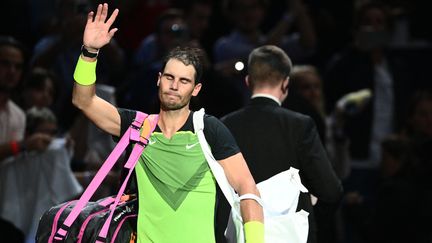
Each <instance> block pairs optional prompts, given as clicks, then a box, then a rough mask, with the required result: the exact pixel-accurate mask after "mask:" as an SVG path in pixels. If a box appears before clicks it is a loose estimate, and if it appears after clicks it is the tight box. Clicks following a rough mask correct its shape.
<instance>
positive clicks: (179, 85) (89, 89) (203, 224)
mask: <svg viewBox="0 0 432 243" xmlns="http://www.w3.org/2000/svg"><path fill="white" fill-rule="evenodd" d="M118 12H119V11H118V9H116V10H114V11H113V13H112V14H111V16H110V17H109V18H108V19H107V17H108V5H107V4H99V6H98V8H97V12H96V13H94V12H90V13H89V15H88V18H87V24H86V28H85V30H84V37H83V49H82V53H81V55H80V57H79V59H78V63H77V67H76V70H75V74H74V79H75V81H76V83H75V84H74V90H73V100H72V101H73V104H74V105H75V106H77V107H78V108H79V109H81V110H82V111H83V112H84V114H85V115H86V116H87V117H88V118H89V119H90V120H91V121H93V122H94V123H95V124H96V125H97V126H98V127H100V128H101V129H102V130H104V131H105V132H107V133H109V134H112V135H114V136H121V135H122V134H123V133H124V132H125V130H126V128H127V127H128V126H129V124H130V123H131V121H132V120H133V118H134V117H135V111H131V110H126V109H117V108H116V107H115V106H113V105H112V104H110V103H108V102H106V101H105V100H103V99H101V98H99V97H98V96H97V95H96V94H95V85H94V84H95V81H96V74H95V68H96V61H97V55H98V53H99V49H100V48H102V47H103V46H104V45H106V44H107V43H109V41H110V40H111V38H112V37H113V36H114V33H115V32H116V31H117V28H113V29H110V28H111V25H112V24H113V22H114V20H115V19H116V17H117V15H118ZM201 74H202V64H201V62H200V55H199V50H198V49H193V48H175V49H173V50H172V51H171V52H170V53H169V54H168V55H167V58H166V59H165V63H164V66H163V68H162V70H161V72H160V73H159V77H158V79H157V83H156V84H157V86H159V92H158V94H159V100H160V103H161V105H160V112H159V121H158V124H157V127H156V129H155V131H154V132H153V133H152V135H151V136H150V138H149V143H148V146H147V148H146V149H145V150H144V152H143V154H142V155H141V156H140V159H139V161H138V163H137V166H136V168H135V171H136V175H137V182H138V195H139V212H138V225H137V231H138V242H163V243H171V242H172V243H179V242H188V243H189V242H197V243H202V242H206V243H207V242H214V241H215V236H214V222H215V219H214V217H215V213H214V210H215V204H216V202H215V201H216V199H215V198H216V182H215V180H214V177H213V175H212V173H211V171H210V169H209V167H208V164H207V162H206V160H205V157H204V155H203V152H202V151H201V148H200V145H199V142H198V138H197V135H196V134H195V132H194V130H193V123H192V114H193V112H192V111H191V110H190V109H189V103H190V99H191V97H192V96H196V95H198V93H199V91H200V89H201V87H202V84H201V83H200V78H201ZM204 124H205V130H204V131H205V135H206V138H207V140H208V143H209V146H210V147H211V149H212V153H213V154H214V156H215V158H216V159H217V160H218V162H219V163H220V164H221V166H222V167H223V169H224V171H225V174H226V176H227V178H228V181H229V182H230V184H231V185H232V187H233V188H234V189H235V190H236V191H237V193H239V194H240V195H243V194H246V193H253V194H256V195H258V196H259V192H258V190H257V188H256V185H255V182H254V179H253V177H252V175H251V174H250V172H249V169H248V167H247V164H246V162H245V160H244V158H243V156H242V154H241V152H240V150H239V148H238V146H237V145H236V143H235V141H234V138H233V137H232V135H231V133H230V132H229V131H228V129H227V128H226V127H225V126H224V125H223V124H222V123H221V122H220V121H219V120H218V119H216V118H215V117H213V116H206V117H205V118H204ZM241 212H242V217H243V220H244V222H245V237H246V240H247V242H248V243H255V242H256V243H261V242H263V241H264V225H263V211H262V208H261V206H260V205H259V204H258V203H257V202H256V201H254V200H250V199H246V200H242V201H241Z"/></svg>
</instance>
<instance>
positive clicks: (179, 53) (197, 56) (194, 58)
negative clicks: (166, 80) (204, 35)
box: [162, 46, 204, 84]
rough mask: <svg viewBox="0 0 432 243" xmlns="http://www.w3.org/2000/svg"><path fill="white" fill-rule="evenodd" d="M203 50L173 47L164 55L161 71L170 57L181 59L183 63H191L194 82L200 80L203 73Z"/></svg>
mask: <svg viewBox="0 0 432 243" xmlns="http://www.w3.org/2000/svg"><path fill="white" fill-rule="evenodd" d="M203 54H204V53H203V51H202V50H201V49H199V48H195V47H187V46H186V47H180V46H177V47H175V48H173V49H172V50H171V51H170V52H169V53H168V55H167V56H166V57H165V59H164V62H163V65H162V71H163V70H164V69H165V66H166V63H167V62H168V61H169V60H170V59H176V60H179V61H181V62H182V63H183V64H184V65H186V66H188V65H192V66H193V67H194V68H195V84H197V83H199V82H201V76H202V74H203Z"/></svg>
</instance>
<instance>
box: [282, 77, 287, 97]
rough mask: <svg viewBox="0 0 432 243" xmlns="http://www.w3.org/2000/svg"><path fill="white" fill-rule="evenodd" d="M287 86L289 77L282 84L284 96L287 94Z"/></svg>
mask: <svg viewBox="0 0 432 243" xmlns="http://www.w3.org/2000/svg"><path fill="white" fill-rule="evenodd" d="M288 84H289V77H287V78H286V79H285V80H284V81H283V82H282V92H283V93H284V94H286V93H287V92H288Z"/></svg>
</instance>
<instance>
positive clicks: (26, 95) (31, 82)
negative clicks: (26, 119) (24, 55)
mask: <svg viewBox="0 0 432 243" xmlns="http://www.w3.org/2000/svg"><path fill="white" fill-rule="evenodd" d="M56 91H57V78H56V77H55V75H54V73H52V72H50V71H48V70H46V69H43V68H33V69H32V70H31V71H30V74H29V75H28V77H26V79H25V80H24V82H23V90H22V94H21V96H20V106H21V107H22V108H23V109H24V110H28V109H30V108H32V107H38V108H42V107H48V108H50V109H52V105H53V104H54V103H55V100H56V98H57V92H56Z"/></svg>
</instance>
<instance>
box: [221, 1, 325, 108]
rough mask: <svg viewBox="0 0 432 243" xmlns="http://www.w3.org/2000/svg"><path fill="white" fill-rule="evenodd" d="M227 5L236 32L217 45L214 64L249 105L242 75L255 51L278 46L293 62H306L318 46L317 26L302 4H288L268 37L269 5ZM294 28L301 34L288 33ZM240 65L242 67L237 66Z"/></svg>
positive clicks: (260, 2)
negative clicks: (263, 26)
mask: <svg viewBox="0 0 432 243" xmlns="http://www.w3.org/2000/svg"><path fill="white" fill-rule="evenodd" d="M224 3H225V4H224V9H225V12H226V14H227V17H228V18H229V19H230V20H231V22H232V24H233V29H232V31H231V33H230V34H229V35H227V36H222V37H221V38H219V39H218V40H217V41H216V43H215V45H214V49H213V58H214V64H215V68H216V70H217V71H219V72H221V73H222V74H223V75H224V76H225V78H226V79H229V80H230V81H231V82H232V85H233V88H234V89H236V90H237V91H238V93H239V95H240V96H241V97H242V98H243V102H247V100H248V99H249V96H250V93H249V90H248V88H247V87H246V85H245V84H244V82H243V76H244V73H242V72H241V71H242V70H246V69H245V68H247V67H245V65H246V63H247V61H246V60H247V57H248V55H249V53H250V52H251V51H252V49H254V48H255V47H257V46H260V45H263V44H273V45H277V46H280V47H281V48H282V49H283V50H285V51H286V52H287V53H289V55H290V57H291V58H292V59H293V61H294V62H299V61H305V60H306V59H307V58H308V57H310V56H311V55H312V54H313V50H314V48H315V44H316V39H315V31H314V26H313V24H312V20H311V19H310V16H309V15H308V12H307V8H306V6H305V5H304V4H303V3H302V1H300V0H289V1H287V10H286V12H285V14H284V15H283V17H282V18H281V20H280V21H279V22H278V23H277V24H276V25H275V27H274V28H273V29H271V30H270V31H269V32H268V33H262V31H261V29H260V28H261V24H262V22H263V20H264V18H265V15H266V13H267V12H266V7H267V1H265V0H227V1H225V2H224ZM294 24H295V25H296V27H297V30H298V32H289V31H291V30H292V29H293V27H294ZM238 62H240V63H239V64H238V65H240V66H235V64H236V63H238Z"/></svg>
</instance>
